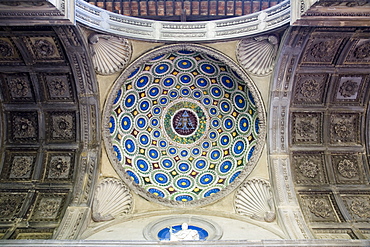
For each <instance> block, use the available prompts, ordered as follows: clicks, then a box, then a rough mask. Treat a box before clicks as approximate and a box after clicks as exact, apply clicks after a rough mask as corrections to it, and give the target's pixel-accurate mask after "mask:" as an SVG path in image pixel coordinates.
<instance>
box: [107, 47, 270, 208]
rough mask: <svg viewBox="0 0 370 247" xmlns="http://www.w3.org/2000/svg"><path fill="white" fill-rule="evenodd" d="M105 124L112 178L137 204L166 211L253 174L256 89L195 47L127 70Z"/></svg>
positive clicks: (258, 120)
mask: <svg viewBox="0 0 370 247" xmlns="http://www.w3.org/2000/svg"><path fill="white" fill-rule="evenodd" d="M133 71H134V72H135V73H133ZM104 119H105V120H104V121H105V124H104V140H105V144H106V146H107V150H108V155H109V158H110V160H111V162H112V163H113V166H114V167H115V169H116V171H117V172H118V174H119V175H120V176H121V178H122V179H123V180H124V181H125V182H126V183H127V184H128V185H129V186H130V187H131V188H132V189H133V190H134V191H136V192H137V193H138V194H140V195H141V196H143V197H145V198H147V199H148V200H152V201H155V202H159V203H162V204H164V205H168V206H178V207H183V206H199V205H204V204H207V203H211V202H213V201H215V200H217V199H220V198H222V197H224V196H226V195H227V194H228V193H230V192H231V191H232V190H233V189H234V188H235V187H236V186H238V185H239V184H240V183H241V182H242V181H243V180H244V179H245V178H246V177H247V176H248V175H249V173H250V172H251V171H252V169H253V168H254V166H255V164H256V162H257V160H258V158H259V155H260V153H261V150H262V146H263V144H264V137H265V115H264V108H263V104H262V101H261V99H260V96H259V94H258V91H257V90H256V88H255V86H254V84H253V83H252V82H251V80H250V79H249V78H248V76H247V75H246V74H244V72H243V70H242V69H240V68H239V67H238V66H237V65H236V64H235V63H234V62H233V61H232V60H231V59H229V58H227V57H225V56H224V55H222V54H220V53H218V52H217V51H215V50H213V49H210V48H206V47H203V46H199V45H190V44H185V45H184V44H182V45H171V46H164V47H162V48H159V49H157V50H154V51H152V52H150V53H148V54H147V55H145V56H142V57H141V58H139V59H138V60H137V61H135V62H134V63H133V64H131V65H130V66H129V67H128V68H127V70H126V71H125V72H123V74H122V75H121V76H120V77H119V79H118V80H117V82H116V84H115V86H114V88H113V91H112V93H111V95H110V96H109V99H108V100H107V105H106V107H105V110H104ZM115 123H117V124H115ZM119 123H120V124H119Z"/></svg>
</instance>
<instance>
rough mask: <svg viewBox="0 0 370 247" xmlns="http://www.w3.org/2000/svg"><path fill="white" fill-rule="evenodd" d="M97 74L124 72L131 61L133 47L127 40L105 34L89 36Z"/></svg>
mask: <svg viewBox="0 0 370 247" xmlns="http://www.w3.org/2000/svg"><path fill="white" fill-rule="evenodd" d="M89 46H90V50H91V53H92V54H91V55H92V61H93V64H94V69H95V72H96V73H98V74H101V75H111V74H113V73H115V72H117V71H120V70H122V69H123V68H124V67H125V66H126V65H127V63H128V62H129V60H130V57H131V46H130V43H129V42H128V40H127V39H124V38H120V37H116V36H112V35H103V34H92V35H90V36H89Z"/></svg>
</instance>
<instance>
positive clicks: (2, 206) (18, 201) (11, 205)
mask: <svg viewBox="0 0 370 247" xmlns="http://www.w3.org/2000/svg"><path fill="white" fill-rule="evenodd" d="M25 196H26V195H25V194H2V195H0V222H1V221H12V220H14V219H15V218H16V217H18V214H19V210H20V208H21V206H22V202H23V200H24V199H25Z"/></svg>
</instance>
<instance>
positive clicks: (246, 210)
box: [235, 179, 276, 222]
mask: <svg viewBox="0 0 370 247" xmlns="http://www.w3.org/2000/svg"><path fill="white" fill-rule="evenodd" d="M235 210H236V212H237V213H238V214H241V215H245V216H248V217H250V218H251V219H254V220H259V221H265V222H273V221H274V220H275V218H276V213H275V208H274V203H273V199H272V192H271V187H270V184H269V183H268V182H267V181H265V180H263V179H252V180H248V181H247V182H245V183H244V184H243V185H242V186H241V187H240V188H239V190H238V192H237V193H236V197H235Z"/></svg>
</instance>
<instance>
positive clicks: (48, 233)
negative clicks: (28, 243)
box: [14, 228, 53, 239]
mask: <svg viewBox="0 0 370 247" xmlns="http://www.w3.org/2000/svg"><path fill="white" fill-rule="evenodd" d="M14 235H15V239H51V238H52V236H53V229H29V228H28V229H17V230H16V231H15V234H14Z"/></svg>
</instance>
